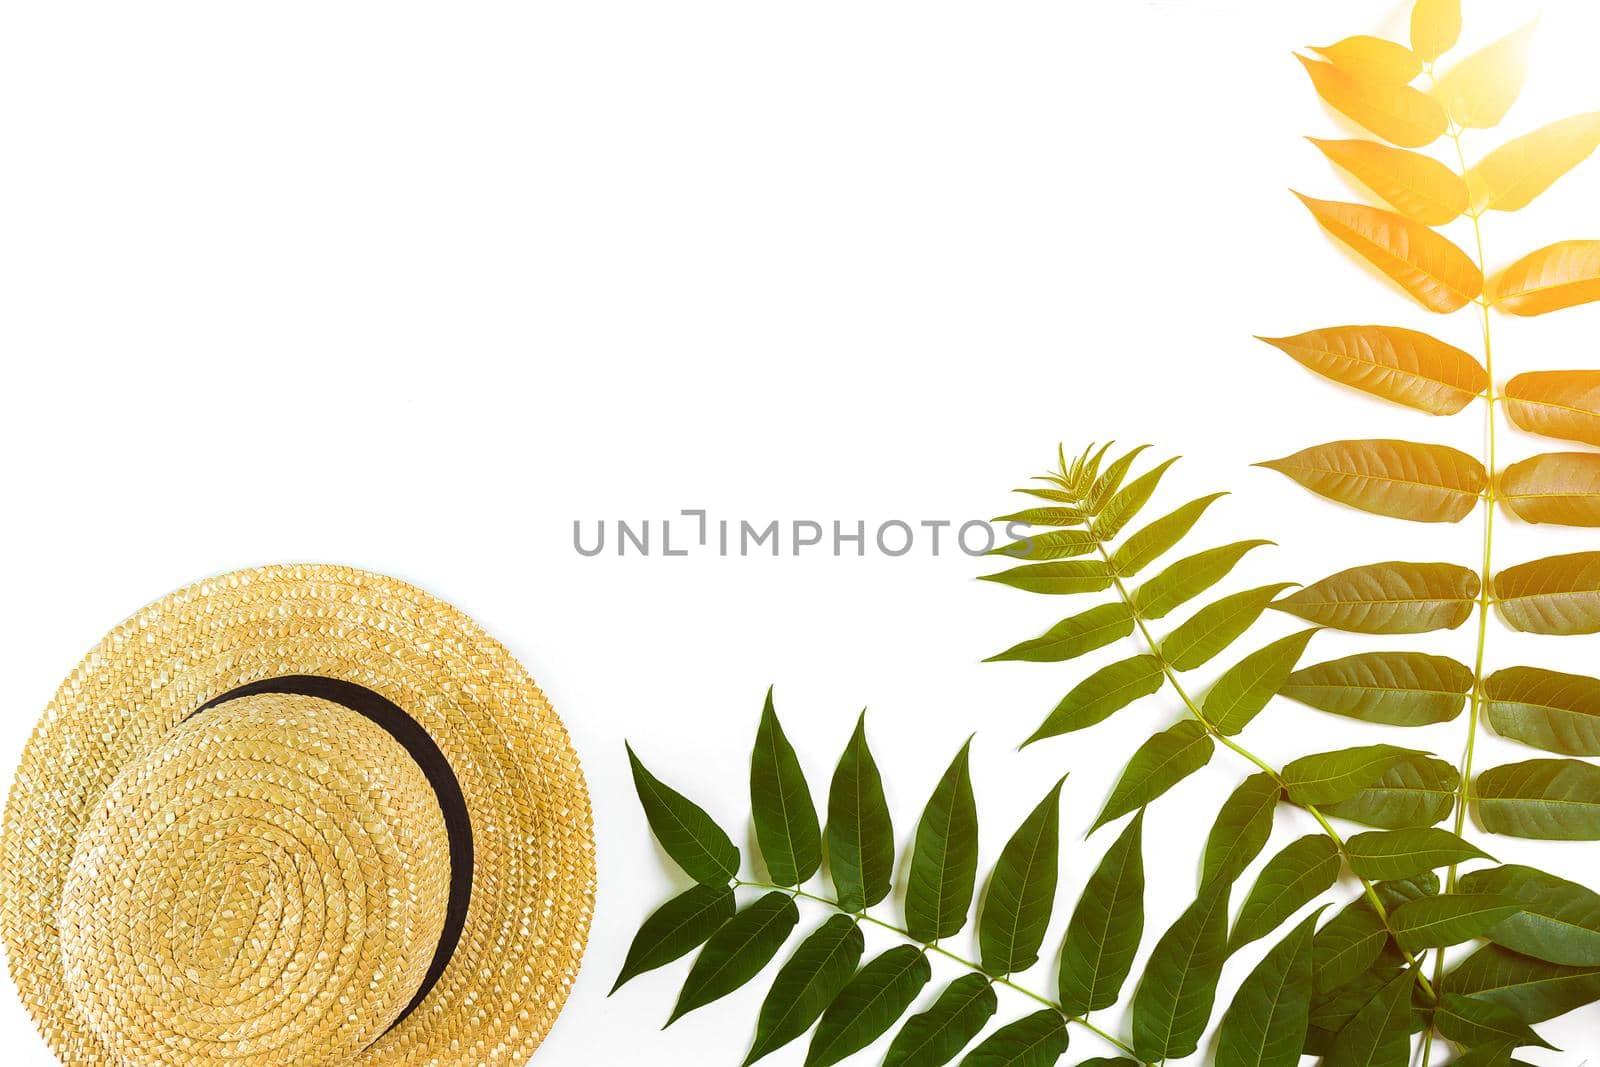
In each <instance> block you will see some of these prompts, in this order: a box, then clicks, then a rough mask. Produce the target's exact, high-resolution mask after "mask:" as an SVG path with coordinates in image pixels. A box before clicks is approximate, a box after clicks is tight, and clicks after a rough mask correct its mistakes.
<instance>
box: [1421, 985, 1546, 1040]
mask: <svg viewBox="0 0 1600 1067" xmlns="http://www.w3.org/2000/svg"><path fill="white" fill-rule="evenodd" d="M1434 1025H1435V1026H1437V1027H1438V1028H1439V1032H1440V1033H1441V1034H1443V1035H1444V1036H1445V1037H1447V1038H1449V1039H1450V1040H1452V1041H1455V1042H1457V1043H1458V1044H1461V1045H1465V1046H1467V1047H1468V1048H1472V1047H1475V1046H1477V1045H1485V1044H1492V1043H1497V1042H1501V1041H1509V1042H1511V1044H1512V1045H1514V1046H1522V1045H1537V1046H1539V1047H1540V1048H1548V1049H1553V1048H1555V1046H1554V1045H1552V1044H1550V1043H1549V1042H1548V1041H1546V1040H1545V1039H1544V1038H1542V1037H1540V1036H1539V1035H1538V1034H1536V1033H1534V1032H1533V1031H1532V1030H1530V1029H1529V1028H1528V1025H1527V1024H1526V1023H1524V1022H1523V1021H1522V1020H1521V1019H1519V1018H1517V1017H1516V1015H1515V1014H1513V1013H1512V1012H1511V1011H1509V1010H1508V1009H1506V1008H1502V1007H1501V1006H1500V1005H1498V1004H1491V1003H1489V1002H1488V1001H1486V1000H1474V999H1472V998H1471V997H1463V996H1461V995H1460V994H1457V993H1446V994H1445V995H1444V1000H1443V1001H1442V1002H1441V1003H1440V1005H1439V1010H1438V1011H1437V1012H1435V1013H1434Z"/></svg>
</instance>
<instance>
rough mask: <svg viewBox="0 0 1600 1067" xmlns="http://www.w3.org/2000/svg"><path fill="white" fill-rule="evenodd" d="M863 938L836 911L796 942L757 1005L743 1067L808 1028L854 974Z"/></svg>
mask: <svg viewBox="0 0 1600 1067" xmlns="http://www.w3.org/2000/svg"><path fill="white" fill-rule="evenodd" d="M865 949H866V938H864V937H862V936H861V928H860V927H858V926H857V925H856V924H855V922H854V920H852V919H851V918H850V917H849V916H847V915H834V916H832V917H830V918H829V919H828V921H827V922H825V923H823V924H822V925H821V926H819V927H818V928H817V929H816V930H815V931H814V932H813V933H812V934H811V936H810V937H808V938H806V939H805V940H804V941H802V942H801V943H800V947H799V948H798V949H796V950H795V953H794V955H793V956H791V957H789V961H788V962H787V963H785V964H784V965H783V967H782V968H781V969H780V970H779V971H778V977H777V978H775V979H774V980H773V982H772V990H771V991H770V992H769V993H768V994H767V999H766V1000H765V1001H763V1002H762V1004H761V1018H760V1020H759V1021H758V1022H757V1023H756V1040H755V1044H754V1045H753V1046H752V1047H751V1049H750V1055H748V1056H747V1057H745V1061H744V1062H745V1067H749V1065H750V1064H752V1063H754V1062H756V1061H757V1060H759V1059H760V1058H761V1057H763V1056H765V1055H767V1054H768V1053H770V1052H773V1051H775V1050H777V1049H780V1048H782V1047H783V1046H784V1045H787V1044H788V1043H789V1042H791V1041H793V1040H794V1039H795V1038H797V1037H799V1036H800V1035H801V1034H803V1033H805V1032H806V1031H807V1030H809V1029H811V1024H812V1023H814V1022H816V1021H817V1019H818V1018H819V1017H820V1016H821V1015H822V1011H823V1009H824V1008H826V1007H827V1006H828V1005H829V1004H831V1003H833V1000H834V998H835V997H837V996H838V995H839V991H840V990H842V989H843V988H844V987H845V983H846V982H848V981H850V978H851V976H852V975H854V974H855V973H856V965H857V964H858V963H860V962H861V954H862V952H863V951H864V950H865Z"/></svg>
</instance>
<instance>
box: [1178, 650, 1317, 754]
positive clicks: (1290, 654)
mask: <svg viewBox="0 0 1600 1067" xmlns="http://www.w3.org/2000/svg"><path fill="white" fill-rule="evenodd" d="M1316 632H1317V628H1316V627H1315V626H1313V627H1311V628H1310V629H1308V630H1301V631H1300V632H1299V633H1295V634H1290V635H1289V636H1288V637H1281V638H1279V639H1278V640H1276V641H1274V642H1272V644H1270V645H1267V646H1266V647H1265V648H1261V649H1258V650H1256V651H1255V652H1252V653H1250V655H1248V656H1246V657H1245V658H1244V659H1242V660H1240V661H1239V662H1238V663H1236V664H1234V666H1232V667H1230V668H1229V669H1228V670H1227V671H1226V672H1225V673H1224V674H1223V675H1222V677H1221V678H1219V679H1217V683H1216V684H1215V685H1214V686H1212V687H1211V691H1210V692H1208V693H1207V694H1206V699H1205V713H1206V718H1207V719H1208V720H1210V722H1211V725H1212V726H1215V727H1216V728H1217V730H1218V731H1220V732H1221V733H1223V734H1229V735H1231V734H1236V733H1238V732H1239V731H1240V730H1243V729H1244V728H1245V727H1246V726H1248V725H1249V724H1250V720H1251V719H1253V718H1255V717H1256V715H1258V714H1259V713H1260V712H1261V709H1262V708H1264V707H1266V706H1267V702H1268V701H1269V700H1271V699H1272V698H1273V697H1274V696H1276V695H1277V694H1278V690H1279V689H1281V688H1282V687H1283V683H1284V682H1286V681H1288V680H1289V674H1290V672H1292V671H1293V670H1294V665H1295V664H1296V663H1298V662H1299V661H1300V657H1301V656H1302V655H1303V654H1304V653H1305V650H1306V646H1307V645H1308V644H1310V643H1311V636H1312V635H1313V634H1315V633H1316Z"/></svg>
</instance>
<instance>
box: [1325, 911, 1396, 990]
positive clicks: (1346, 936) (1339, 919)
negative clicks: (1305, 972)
mask: <svg viewBox="0 0 1600 1067" xmlns="http://www.w3.org/2000/svg"><path fill="white" fill-rule="evenodd" d="M1388 941H1389V930H1388V928H1387V927H1386V926H1384V924H1383V920H1382V919H1380V918H1378V913H1377V912H1375V911H1373V910H1372V909H1371V908H1370V907H1362V902H1360V901H1358V902H1356V903H1355V904H1351V905H1349V906H1347V907H1346V908H1345V909H1344V910H1343V911H1341V912H1340V913H1339V914H1337V915H1335V916H1334V917H1333V918H1332V919H1330V920H1329V921H1328V922H1327V924H1326V925H1325V926H1323V928H1322V929H1320V930H1318V931H1317V937H1316V945H1315V953H1314V955H1315V964H1314V968H1313V970H1314V971H1315V974H1316V988H1317V992H1319V993H1326V992H1329V991H1331V990H1335V989H1338V988H1339V987H1340V986H1342V985H1345V984H1346V983H1348V982H1351V981H1353V980H1355V979H1356V978H1357V977H1358V976H1360V975H1362V974H1365V973H1366V972H1367V970H1368V969H1369V968H1370V967H1371V966H1372V965H1373V964H1374V963H1376V962H1377V960H1378V957H1379V956H1380V955H1382V953H1383V947H1384V945H1386V944H1387V943H1388Z"/></svg>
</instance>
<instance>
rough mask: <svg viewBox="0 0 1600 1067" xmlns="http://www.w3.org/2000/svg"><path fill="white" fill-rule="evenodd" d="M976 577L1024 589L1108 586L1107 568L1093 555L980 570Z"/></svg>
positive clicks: (1064, 591)
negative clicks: (994, 570)
mask: <svg viewBox="0 0 1600 1067" xmlns="http://www.w3.org/2000/svg"><path fill="white" fill-rule="evenodd" d="M979 580H980V581H985V582H999V583H1000V584H1001V585H1009V586H1010V587H1011V588H1013V589H1021V590H1022V591H1023V592H1025V593H1048V594H1051V595H1053V596H1071V595H1073V594H1076V593H1098V592H1100V590H1102V589H1109V588H1110V587H1111V571H1110V569H1109V568H1107V567H1106V565H1105V563H1103V562H1102V561H1100V560H1097V559H1075V560H1067V561H1065V562H1062V563H1030V564H1028V565H1026V566H1023V567H1012V568H1011V569H1010V570H1008V571H1001V572H999V573H998V574H984V575H980V576H979Z"/></svg>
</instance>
